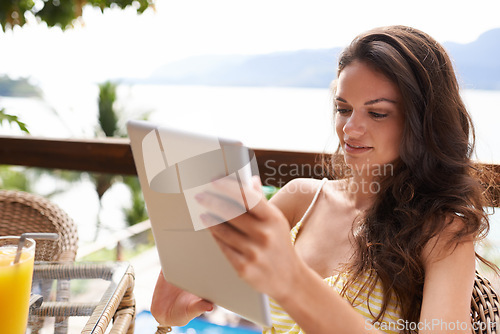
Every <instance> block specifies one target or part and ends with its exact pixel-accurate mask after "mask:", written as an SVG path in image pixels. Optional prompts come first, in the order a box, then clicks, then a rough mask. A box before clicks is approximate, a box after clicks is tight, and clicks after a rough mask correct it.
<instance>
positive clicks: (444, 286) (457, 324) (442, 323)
mask: <svg viewBox="0 0 500 334" xmlns="http://www.w3.org/2000/svg"><path fill="white" fill-rule="evenodd" d="M461 223H462V222H461V221H460V220H457V219H456V220H455V221H454V222H453V223H452V225H451V226H452V227H450V228H448V229H447V230H445V231H443V232H442V233H441V234H440V238H434V239H433V240H431V241H430V242H428V244H427V245H426V246H425V248H424V261H425V264H424V265H425V268H424V269H425V282H424V294H423V299H422V309H421V314H420V323H421V326H422V330H421V331H420V333H421V334H429V333H432V334H434V333H450V334H451V333H467V334H470V333H471V318H470V307H471V306H470V305H471V296H472V288H473V285H474V275H475V252H474V244H473V241H472V239H470V240H464V241H462V242H460V243H458V244H456V247H455V246H453V245H452V246H451V247H450V246H449V245H448V241H449V240H450V238H451V236H452V234H453V229H454V227H457V226H458V224H461ZM453 226H454V227H453ZM476 325H477V324H476Z"/></svg>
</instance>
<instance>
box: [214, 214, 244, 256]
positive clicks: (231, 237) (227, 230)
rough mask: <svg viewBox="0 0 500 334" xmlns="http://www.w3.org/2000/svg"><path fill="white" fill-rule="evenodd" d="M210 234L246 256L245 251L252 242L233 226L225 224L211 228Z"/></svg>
mask: <svg viewBox="0 0 500 334" xmlns="http://www.w3.org/2000/svg"><path fill="white" fill-rule="evenodd" d="M208 219H210V218H208ZM210 232H211V233H212V235H213V236H214V237H215V238H217V239H218V240H220V241H221V242H222V243H224V244H226V245H227V246H229V247H231V248H232V249H233V250H235V251H236V252H238V253H241V254H244V253H245V249H246V248H248V247H246V245H248V243H249V242H250V240H249V239H248V237H247V236H245V235H244V234H243V233H242V232H241V231H240V230H239V229H237V228H235V227H234V226H233V225H231V224H228V223H224V224H219V225H214V226H212V227H210Z"/></svg>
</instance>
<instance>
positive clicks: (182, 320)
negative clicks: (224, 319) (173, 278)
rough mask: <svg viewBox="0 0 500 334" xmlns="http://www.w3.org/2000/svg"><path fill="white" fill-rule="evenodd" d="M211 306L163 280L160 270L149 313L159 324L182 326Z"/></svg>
mask: <svg viewBox="0 0 500 334" xmlns="http://www.w3.org/2000/svg"><path fill="white" fill-rule="evenodd" d="M213 308H214V306H213V304H212V303H210V302H208V301H206V300H204V299H201V298H200V297H197V296H195V295H193V294H191V293H189V292H186V291H184V290H182V289H180V288H178V287H176V286H174V285H172V284H170V283H168V282H167V281H165V277H163V273H162V272H161V271H160V275H159V276H158V280H157V281H156V287H155V291H154V293H153V301H152V302H151V314H152V315H153V317H154V318H155V319H156V321H158V323H159V324H160V325H164V326H184V325H186V324H187V323H188V322H190V321H191V320H192V319H193V318H195V317H197V316H199V315H201V314H202V313H204V312H209V311H212V310H213Z"/></svg>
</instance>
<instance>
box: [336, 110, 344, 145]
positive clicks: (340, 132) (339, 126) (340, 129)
mask: <svg viewBox="0 0 500 334" xmlns="http://www.w3.org/2000/svg"><path fill="white" fill-rule="evenodd" d="M344 125H345V121H344V120H343V118H342V117H339V114H338V113H337V114H336V116H335V131H336V132H337V136H338V137H339V139H340V140H343V138H344Z"/></svg>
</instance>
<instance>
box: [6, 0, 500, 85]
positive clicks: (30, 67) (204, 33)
mask: <svg viewBox="0 0 500 334" xmlns="http://www.w3.org/2000/svg"><path fill="white" fill-rule="evenodd" d="M156 2H157V5H156V10H155V11H153V10H148V11H146V12H145V13H144V14H142V15H137V14H136V13H135V11H134V10H133V9H129V10H119V9H110V10H106V11H105V12H104V14H102V13H101V12H100V10H98V9H94V8H91V7H86V8H85V9H84V12H83V17H82V19H81V20H80V22H78V23H77V24H76V26H75V27H74V28H73V29H69V30H66V31H64V32H63V31H62V30H61V29H59V28H57V27H56V28H48V27H47V26H46V25H45V24H43V23H38V22H36V20H35V19H34V18H33V17H28V18H27V19H28V21H29V23H28V24H27V25H25V26H24V27H22V28H19V27H16V28H15V29H14V30H10V31H6V32H0V75H3V74H8V75H10V76H12V77H31V78H33V79H35V81H37V82H42V83H43V82H52V83H54V82H57V83H60V84H67V83H70V82H102V81H104V80H107V79H113V78H119V77H147V76H149V75H150V74H151V73H153V72H154V71H155V69H157V68H158V67H160V66H161V65H164V64H166V63H169V62H172V61H175V60H179V59H183V58H186V57H190V56H198V55H206V54H264V53H271V52H278V51H291V50H300V49H321V48H332V47H337V46H345V45H347V44H348V43H349V42H350V41H351V40H352V38H353V37H355V36H356V35H357V34H358V33H360V32H363V31H365V30H367V29H370V28H372V27H376V26H382V25H390V24H404V25H410V26H414V27H416V28H419V29H421V30H423V31H425V32H427V33H429V34H430V35H431V36H433V37H435V38H436V39H437V40H438V41H440V42H445V41H454V42H459V43H467V42H471V41H473V40H475V39H476V38H477V37H478V36H479V35H480V34H481V33H482V32H484V31H487V30H489V29H493V28H498V27H500V20H498V13H499V12H500V1H498V0H476V1H474V2H472V3H471V2H469V1H468V2H466V1H456V0H453V1H450V0H419V1H402V0H390V1H384V0H379V1H371V0H370V1H366V0H365V1H333V0H329V1H328V0H301V1H297V0H252V1H241V0H210V1H207V0H176V1H173V0H157V1H156Z"/></svg>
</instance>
